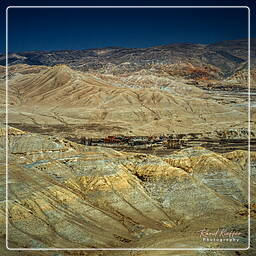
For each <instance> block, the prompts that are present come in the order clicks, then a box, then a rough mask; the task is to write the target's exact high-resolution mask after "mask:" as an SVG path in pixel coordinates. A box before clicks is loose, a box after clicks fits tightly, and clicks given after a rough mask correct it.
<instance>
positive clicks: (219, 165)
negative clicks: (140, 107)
mask: <svg viewBox="0 0 256 256" xmlns="http://www.w3.org/2000/svg"><path fill="white" fill-rule="evenodd" d="M4 133H5V130H4V128H2V129H1V148H2V150H4V145H5V143H4V141H5V138H4ZM1 156H2V160H1V162H2V164H4V161H5V159H4V156H3V154H2V155H1ZM251 160H252V163H254V162H255V160H256V156H255V154H254V153H253V154H252V155H251ZM247 168H248V163H247V153H246V152H245V151H236V152H232V153H227V154H216V153H213V152H211V151H208V150H205V149H204V148H188V149H185V150H181V151H177V152H176V153H174V154H171V155H166V156H164V157H161V158H160V157H156V156H152V155H145V154H131V153H120V152H117V151H114V150H111V149H104V148H99V147H87V146H82V145H78V144H75V143H71V142H69V141H67V140H63V139H61V138H58V137H52V136H50V137H49V136H42V135H35V134H31V133H27V132H22V131H20V130H18V129H14V128H10V129H9V185H8V186H9V194H8V197H9V201H8V209H9V219H8V220H9V224H8V228H9V237H8V240H9V247H11V248H17V247H23V248H29V247H36V248H40V247H59V248H63V247H64V248H66V247H70V248H73V247H74V248H77V247H78V248H83V247H84V248H88V247H89V248H91V247H93V248H94V247H100V248H106V247H126V248H132V247H139V248H140V247H151V248H155V247H157V248H171V247H184V248H185V247H201V246H203V247H230V246H233V247H246V246H247V245H246V242H247V239H246V237H247V231H246V225H247V207H248V206H247V189H248V187H247V175H248V173H247ZM254 172H255V168H253V175H254ZM2 175H3V174H2ZM252 177H254V176H252ZM254 186H255V183H254V179H253V183H252V198H253V200H254V198H255V195H254V193H255V190H254ZM1 190H2V191H4V182H3V183H2V187H1ZM253 200H252V206H253V203H255V202H254V201H253ZM1 205H2V210H1V213H2V215H1V225H2V227H3V226H4V225H5V221H4V207H5V201H4V197H3V198H2V201H1ZM253 207H254V206H253ZM252 217H253V218H254V217H255V216H254V215H253V214H252ZM253 223H254V221H253ZM204 228H208V229H209V230H211V229H213V230H215V229H217V228H226V229H235V230H239V231H240V232H241V234H240V235H238V239H239V242H221V243H220V242H207V243H205V242H202V238H201V237H200V236H199V234H198V231H199V230H202V229H204ZM1 232H2V234H1V238H2V239H3V238H4V234H5V232H4V229H1ZM2 243H3V240H2ZM5 253H6V252H5V251H4V249H2V253H1V255H5ZM126 253H127V252H126ZM126 253H124V254H123V255H128V254H126ZM6 255H12V254H11V252H10V254H9V253H8V254H7V253H6ZM20 255H34V254H33V252H31V254H30V252H26V254H22V252H21V254H20ZM37 255H38V254H37ZM42 255H52V254H51V253H50V252H49V254H47V253H46V252H45V253H43V252H42ZM58 255H76V254H75V253H74V254H68V253H67V254H65V253H64V254H62V253H60V254H58ZM78 255H87V252H85V254H83V253H81V254H78ZM88 255H98V254H94V252H92V253H89V252H88ZM99 255H101V254H99ZM102 255H112V253H108V254H106V253H104V254H102ZM113 255H116V254H115V253H113ZM135 255H137V254H135ZM138 255H144V254H138ZM145 255H151V254H150V252H148V253H146V254H145ZM163 255H167V254H163ZM168 255H169V254H168Z"/></svg>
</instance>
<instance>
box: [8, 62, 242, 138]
mask: <svg viewBox="0 0 256 256" xmlns="http://www.w3.org/2000/svg"><path fill="white" fill-rule="evenodd" d="M162 80H164V84H162V85H161V81H162ZM8 88H9V122H10V123H12V124H15V123H23V124H30V125H35V126H42V127H47V126H49V125H53V126H54V125H55V126H56V125H61V126H62V127H63V132H64V133H65V129H68V130H67V133H69V132H70V131H69V130H70V127H71V126H72V125H76V126H77V129H76V128H75V129H74V127H73V128H72V129H73V131H72V134H77V135H80V136H82V135H84V136H90V137H91V136H96V137H104V136H106V135H116V134H123V135H154V134H155V135H160V134H163V133H172V132H175V133H188V132H209V131H214V130H216V129H217V128H218V129H229V128H232V127H235V128H242V127H246V125H247V124H246V123H247V114H246V106H244V105H243V104H240V105H239V103H242V101H241V100H240V99H237V100H235V101H234V100H233V102H234V104H228V102H229V101H228V100H226V99H225V98H224V99H222V100H220V99H216V98H214V97H213V96H212V95H210V94H209V93H208V92H207V91H204V90H201V89H199V88H197V87H195V86H194V85H189V84H187V83H185V82H184V80H182V79H180V80H177V79H173V78H172V77H170V76H167V77H164V76H161V75H159V76H158V77H155V76H151V75H148V74H143V73H142V74H139V75H138V76H136V75H134V76H122V77H120V76H114V75H112V76H110V75H99V74H95V73H82V72H79V71H75V70H72V69H71V68H69V67H67V66H66V65H57V66H54V67H45V66H27V65H20V64H19V65H17V66H15V65H14V66H11V69H10V77H9V82H8ZM81 125H82V126H81ZM79 127H80V128H79Z"/></svg>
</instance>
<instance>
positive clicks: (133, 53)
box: [0, 39, 256, 79]
mask: <svg viewBox="0 0 256 256" xmlns="http://www.w3.org/2000/svg"><path fill="white" fill-rule="evenodd" d="M255 46H256V39H252V40H251V58H252V60H253V61H252V63H253V64H254V59H255ZM247 48H248V47H247V40H246V39H244V40H233V41H224V42H220V43H214V44H208V45H203V44H192V43H176V44H169V45H161V46H156V47H149V48H123V47H107V48H97V49H88V50H62V51H32V52H21V53H10V54H9V64H10V65H14V64H28V65H47V66H53V65H56V64H65V65H68V66H70V67H72V68H74V69H77V70H81V71H92V70H97V71H101V72H104V73H106V72H112V73H125V72H127V71H128V72H133V71H139V70H141V69H149V68H151V69H152V68H154V69H161V68H162V67H163V68H164V69H166V70H168V69H169V70H170V71H172V69H173V65H183V64H185V65H190V67H191V66H192V67H193V69H194V70H190V71H189V72H187V73H186V74H185V75H186V76H192V77H193V76H194V77H195V76H202V77H205V78H207V79H210V78H223V77H228V76H230V75H232V74H233V73H234V72H236V70H237V69H238V68H239V67H240V66H241V65H242V64H246V63H247V58H248V49H247ZM0 65H5V56H4V55H0ZM176 69H177V68H176ZM197 69H198V70H197ZM211 71H212V72H211Z"/></svg>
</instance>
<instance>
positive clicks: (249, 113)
mask: <svg viewBox="0 0 256 256" xmlns="http://www.w3.org/2000/svg"><path fill="white" fill-rule="evenodd" d="M19 8H22V9H24V8H49V9H50V8H54V9H58V8H60V9H61V8H72V9H73V8H94V9H100V8H108V9H111V8H131V9H132V8H138V9H139V8H152V9H153V8H157V9H158V8H181V9H182V8H184V9H185V8H205V9H206V8H219V9H220V8H230V9H232V8H243V9H247V10H248V231H247V232H248V244H247V247H245V248H207V247H199V248H119V247H118V248H10V247H9V246H8V11H9V10H10V9H19ZM5 14H6V38H5V39H6V41H5V44H6V51H5V53H6V63H5V64H6V70H5V73H6V84H5V89H6V98H5V100H6V105H5V111H6V119H5V122H6V133H5V138H6V145H5V147H6V158H5V160H6V198H5V199H6V241H5V242H6V248H7V249H8V250H10V251H98V250H101V251H115V250H116V251H126V250H133V251H142V250H144V251H168V250H169V251H237V250H243V251H244V250H248V249H250V241H251V231H250V229H251V223H250V219H251V216H250V201H251V196H250V184H251V179H250V176H251V165H250V164H251V159H250V141H251V135H250V134H251V126H250V123H251V111H250V108H251V102H250V90H251V86H250V84H251V82H250V67H251V60H250V47H251V44H250V40H251V31H250V30H251V27H250V15H251V10H250V8H249V7H248V6H8V7H7V8H6V10H5Z"/></svg>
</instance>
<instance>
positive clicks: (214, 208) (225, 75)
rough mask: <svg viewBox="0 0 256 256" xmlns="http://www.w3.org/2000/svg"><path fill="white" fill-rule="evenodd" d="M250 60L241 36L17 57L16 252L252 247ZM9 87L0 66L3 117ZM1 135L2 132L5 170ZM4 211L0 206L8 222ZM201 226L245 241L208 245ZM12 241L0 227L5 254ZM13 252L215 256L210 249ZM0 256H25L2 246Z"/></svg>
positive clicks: (13, 80)
mask: <svg viewBox="0 0 256 256" xmlns="http://www.w3.org/2000/svg"><path fill="white" fill-rule="evenodd" d="M252 44H253V45H254V44H255V40H252ZM253 47H254V46H253ZM253 52H254V51H252V54H253ZM247 56H248V54H247V42H246V40H235V41H228V42H221V43H217V44H212V45H201V44H173V45H164V46H158V47H150V48H144V49H127V48H119V47H110V48H104V49H90V50H81V51H58V52H27V53H13V54H10V55H9V57H10V59H9V62H10V64H11V65H10V66H9V67H8V125H9V128H8V159H9V163H8V174H9V179H8V212H9V215H8V230H9V234H8V243H9V246H10V247H11V248H19V247H21V248H33V247H35V248H54V247H58V248H66V247H69V248H109V247H117V248H121V247H122V248H133V247H136V248H146V247H150V248H152V249H153V248H175V247H179V248H187V247H190V248H198V247H200V248H201V247H203V248H216V247H217V248H230V247H234V248H246V247H247V243H248V229H247V225H248V208H249V205H248V168H249V165H250V166H251V178H252V183H251V185H252V188H251V191H252V192H251V206H250V207H251V225H252V229H253V228H255V211H256V210H255V205H256V204H255V203H256V202H255V190H254V188H255V177H256V176H255V166H256V165H255V163H256V155H255V152H254V151H255V144H253V143H254V142H255V141H256V132H255V130H254V124H255V121H256V112H255V103H256V101H255V93H254V87H255V85H254V84H253V83H254V81H255V69H254V66H253V65H254V64H253V63H254V60H253V58H254V56H252V70H251V71H252V76H251V82H252V93H251V105H250V106H248V94H247V93H248V90H247V87H248V84H247V82H248V81H247V80H248V77H247ZM3 58H4V56H1V57H0V63H2V64H3V62H1V61H3ZM5 79H6V73H5V68H4V67H3V66H0V83H1V85H2V87H1V92H2V94H1V98H0V99H1V101H0V104H1V106H2V109H1V117H2V118H3V117H4V116H5V114H6V113H5V109H4V108H3V107H4V106H5V90H4V85H5ZM248 107H251V120H249V119H248ZM3 120H4V119H3ZM249 121H250V124H251V130H250V131H249V130H248V122H249ZM3 123H4V122H3ZM5 132H6V130H5V126H4V125H1V130H0V153H1V154H0V161H1V162H0V164H1V165H2V166H5V164H6V163H5V160H6V158H5V156H4V153H5V139H6V137H5ZM248 136H250V137H251V141H252V145H251V150H252V152H248ZM249 153H250V154H251V155H250V156H251V157H250V162H249V161H248V159H249V158H248V154H249ZM2 178H4V173H2ZM2 181H3V182H2V183H1V186H2V187H1V191H4V190H5V180H4V179H2ZM5 203H6V202H5V198H4V197H2V199H1V202H0V205H1V216H0V223H1V225H2V226H4V225H5V219H4V215H5ZM205 229H207V230H208V231H209V232H221V230H226V231H234V232H238V233H239V234H238V233H237V234H236V235H235V239H237V240H232V241H226V240H225V241H220V240H211V241H207V242H206V241H204V240H203V238H204V237H202V235H201V236H200V230H201V231H202V230H205ZM218 230H219V231H218ZM226 231H225V232H226ZM223 232H224V231H223ZM5 234H6V232H5V231H4V229H1V239H0V242H1V244H4V239H5ZM208 236H210V237H211V238H212V235H208ZM252 248H255V241H254V240H252ZM18 253H19V255H21V256H33V255H35V256H37V255H45V256H48V255H49V256H50V255H51V256H66V255H72V256H75V255H88V256H111V255H113V256H114V255H116V256H117V255H124V256H128V255H134V256H135V255H136V256H139V255H141V256H144V255H148V256H150V255H152V256H153V255H154V256H155V255H166V256H167V255H203V256H211V255H216V254H215V252H214V251H213V252H212V251H204V250H200V251H180V252H177V251H161V252H160V251H159V252H154V251H147V252H145V251H131V252H128V251H122V252H121V251H116V252H115V251H113V252H107V251H97V252H93V251H70V252H67V251H58V252H52V251H34V252H33V251H20V252H18ZM232 253H233V252H232ZM235 253H236V252H235ZM254 253H255V250H254V249H252V250H250V251H244V252H243V251H242V252H238V253H236V255H244V256H245V255H251V256H253V255H254ZM0 254H1V255H4V256H12V255H15V256H16V255H17V252H15V251H14V252H13V251H7V250H6V249H4V246H2V247H1V248H0ZM218 255H227V256H229V255H230V256H233V255H234V254H229V252H228V251H227V252H221V251H218Z"/></svg>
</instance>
